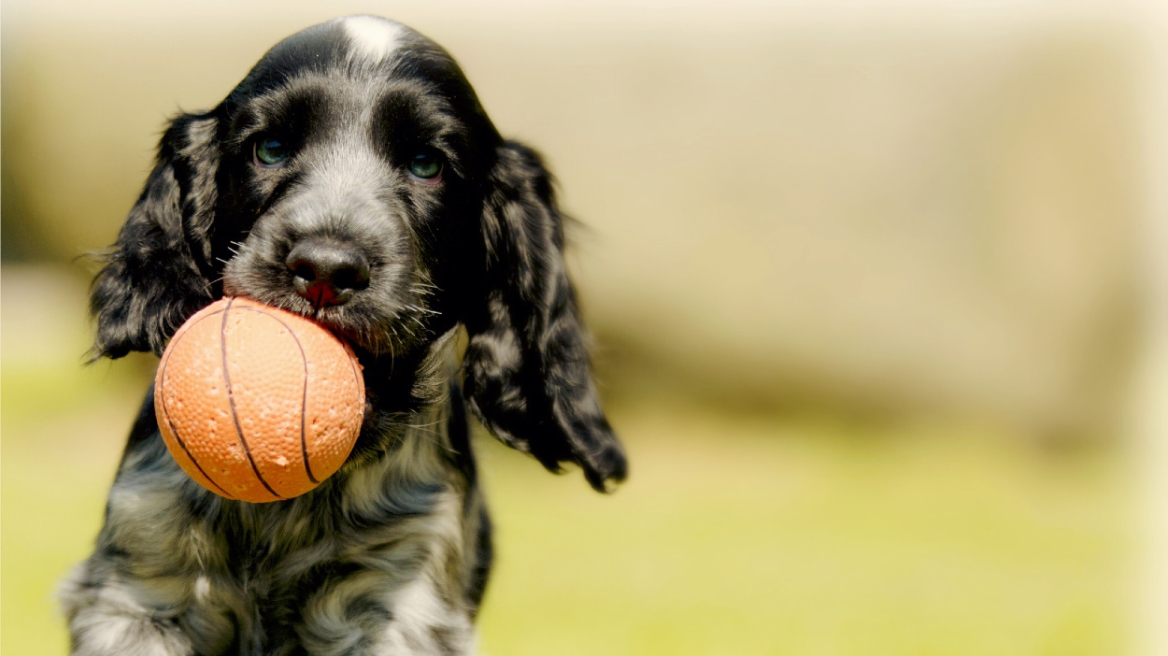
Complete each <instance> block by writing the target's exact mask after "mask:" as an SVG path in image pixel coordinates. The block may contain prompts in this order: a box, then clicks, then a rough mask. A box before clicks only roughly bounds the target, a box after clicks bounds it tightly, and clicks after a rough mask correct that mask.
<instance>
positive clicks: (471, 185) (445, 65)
mask: <svg viewBox="0 0 1168 656" xmlns="http://www.w3.org/2000/svg"><path fill="white" fill-rule="evenodd" d="M563 223H564V217H563V215H562V214H561V212H560V211H559V209H558V207H557V205H556V201H555V197H554V194H553V190H552V183H551V176H550V174H549V173H548V172H547V170H546V168H545V167H544V165H543V163H542V161H541V160H540V157H539V156H538V155H537V154H536V153H535V152H534V151H532V150H530V149H528V148H526V147H524V146H522V145H519V144H517V143H514V142H509V141H505V140H503V139H502V138H501V137H500V136H499V133H498V132H497V131H496V130H495V128H494V126H493V125H492V124H491V121H490V119H489V118H487V116H486V114H485V113H484V111H483V109H482V107H481V106H480V105H479V102H478V99H477V98H476V96H475V93H474V91H473V89H472V88H471V87H470V85H469V84H468V82H467V81H466V78H465V77H464V76H463V74H462V72H461V71H460V70H459V68H458V66H457V64H456V63H455V62H454V60H453V59H452V58H451V57H450V56H449V55H448V54H447V53H446V52H445V51H444V50H443V49H442V48H440V47H439V46H437V45H436V44H434V43H433V42H431V41H430V40H428V39H426V38H425V37H423V36H421V35H420V34H418V33H417V32H414V31H413V30H410V29H409V28H406V27H404V26H402V25H399V24H397V23H393V22H390V21H386V20H383V19H380V18H373V17H369V16H356V17H349V18H343V19H337V20H334V21H331V22H329V23H324V24H322V25H318V26H315V27H312V28H309V29H307V30H304V31H303V32H300V33H298V34H296V35H294V36H292V37H289V38H288V39H286V40H284V41H282V42H281V43H279V44H277V45H276V46H275V47H274V48H273V49H272V50H270V51H269V52H268V53H267V54H266V55H265V56H264V57H263V59H261V60H260V62H259V63H258V64H257V65H256V66H255V68H254V69H253V70H252V71H251V72H250V73H249V74H248V75H247V77H246V78H244V80H243V81H242V82H241V83H240V84H239V86H237V87H236V88H235V89H234V90H233V91H232V92H231V93H230V95H228V96H227V98H226V99H225V100H224V101H223V102H222V103H220V104H219V106H217V107H215V108H214V109H212V110H211V111H209V112H206V113H201V114H184V115H181V116H179V117H177V118H175V119H174V120H173V121H172V123H171V124H170V127H169V129H168V130H167V131H166V132H165V134H164V135H163V137H162V140H161V143H160V145H159V152H158V160H157V165H156V166H155V168H154V171H153V172H152V173H151V174H150V177H149V179H148V180H147V183H146V187H145V189H144V190H143V192H142V195H141V197H140V198H139V199H138V202H137V204H136V205H135V206H134V208H133V209H132V210H131V212H130V215H129V218H128V219H127V221H126V223H125V225H124V226H123V227H122V230H121V233H120V234H119V236H118V239H117V242H116V243H115V244H114V246H113V247H112V249H111V251H110V253H109V254H108V256H107V260H106V263H105V266H104V268H103V269H102V271H101V272H100V273H99V274H98V277H97V279H96V281H95V283H94V288H93V295H92V311H93V313H94V315H95V317H96V319H97V341H96V345H95V352H96V353H97V354H98V355H100V356H108V357H112V358H117V357H121V356H123V355H125V354H126V353H128V352H130V351H152V352H154V353H160V352H161V351H162V349H163V348H164V346H165V344H166V342H167V340H168V339H169V338H170V336H171V335H172V334H173V332H174V330H175V329H176V328H177V327H178V326H179V325H181V324H182V322H183V321H184V320H185V319H186V318H187V317H189V316H190V315H191V314H193V313H194V312H195V311H197V310H198V309H199V308H201V307H202V306H204V305H206V304H207V303H209V302H211V301H212V300H213V299H215V298H218V297H220V296H222V295H223V294H230V295H244V296H249V297H251V298H254V299H256V300H259V301H261V302H264V303H267V304H269V305H274V306H278V307H282V308H285V309H289V310H292V311H294V312H299V313H301V314H304V315H308V316H312V317H314V318H316V319H317V320H319V321H320V322H322V323H323V324H325V325H326V326H328V327H330V328H331V329H333V330H334V331H335V332H337V333H338V334H340V335H342V336H343V337H345V338H346V339H347V340H348V341H349V343H350V344H352V345H353V346H354V348H355V349H356V351H357V353H358V355H359V357H360V358H361V359H362V362H363V364H365V366H366V372H367V377H378V376H383V377H385V378H393V377H397V378H401V379H407V380H408V379H409V377H410V376H412V375H416V373H417V372H416V371H413V372H411V371H404V372H403V371H402V369H403V367H406V368H408V367H410V366H413V367H420V366H423V365H422V363H423V362H424V357H423V355H424V353H425V352H426V351H427V349H428V348H429V345H430V343H431V342H433V340H435V339H437V338H438V337H439V336H441V335H444V334H447V333H448V332H450V330H451V329H453V328H454V327H456V325H457V324H462V325H463V326H465V327H466V330H467V333H468V335H469V343H468V345H467V349H466V356H465V361H464V369H465V378H464V391H465V395H466V397H467V399H468V401H469V404H470V406H471V408H472V409H473V410H474V411H475V413H476V414H477V415H478V416H479V417H480V419H482V421H483V422H484V423H485V424H486V426H487V427H488V428H489V429H490V430H491V431H492V432H493V433H494V434H495V435H496V436H498V437H499V438H500V439H501V440H503V441H504V442H506V443H508V444H510V445H511V446H514V447H516V448H518V449H520V450H523V451H526V452H528V453H530V454H531V455H533V456H535V457H536V458H537V459H538V460H539V461H540V462H541V463H543V464H544V465H545V466H546V467H548V468H549V469H552V470H557V469H558V468H559V464H560V463H562V462H576V463H578V464H580V465H581V467H583V469H584V473H585V476H586V477H587V478H588V481H589V482H590V483H591V484H592V485H593V487H596V488H597V489H603V488H604V487H605V483H606V481H608V480H616V481H619V480H621V479H622V478H623V477H624V474H625V458H624V455H623V452H622V449H621V447H620V444H619V442H618V441H617V439H616V437H615V436H614V435H613V433H612V430H611V429H610V428H609V425H608V422H607V420H606V419H605V417H604V414H603V412H602V411H601V409H600V405H599V403H598V399H597V393H596V389H595V386H594V384H593V381H592V377H591V372H590V366H589V360H588V354H587V351H586V347H585V335H584V331H583V327H582V325H581V322H580V318H579V315H578V312H577V309H576V303H575V300H574V297H573V291H572V285H571V283H570V282H569V280H568V277H567V273H566V270H565V267H564V261H563V255H562V249H563V241H564V238H563ZM392 363H396V365H392ZM391 365H392V366H391ZM393 366H396V367H397V369H396V370H395V369H393ZM394 371H396V373H391V372H394ZM368 385H369V387H370V388H371V390H374V396H376V390H378V389H383V390H394V389H398V390H403V391H401V394H407V395H408V393H409V390H410V389H411V388H410V386H409V385H406V386H404V387H402V386H400V385H398V386H394V385H392V384H390V383H389V382H388V381H382V380H369V381H368ZM381 400H382V402H384V403H390V404H392V403H393V402H394V400H393V399H388V398H384V395H383V398H382V399H381Z"/></svg>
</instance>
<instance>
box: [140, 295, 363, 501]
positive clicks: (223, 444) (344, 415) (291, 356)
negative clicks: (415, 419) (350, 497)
mask: <svg viewBox="0 0 1168 656" xmlns="http://www.w3.org/2000/svg"><path fill="white" fill-rule="evenodd" d="M154 412H155V414H156V415H157V417H158V427H159V429H161V431H162V437H163V439H164V440H165V441H166V446H167V448H169V449H170V453H171V455H173V456H174V459H175V460H177V461H178V464H179V466H181V467H182V468H183V471H185V472H186V473H187V474H188V475H190V477H191V478H193V479H195V480H196V481H198V482H199V483H200V484H201V485H202V486H203V487H205V488H207V489H208V490H210V491H212V492H214V493H216V494H218V495H220V496H224V497H227V498H228V499H238V500H240V501H250V502H251V503H264V502H268V501H279V500H281V499H288V498H291V497H295V496H299V495H301V494H304V493H305V492H308V491H309V490H311V489H313V488H315V487H316V486H317V485H320V483H321V481H323V480H324V479H326V478H328V477H329V476H331V475H332V474H333V473H334V472H336V471H337V469H339V468H340V466H341V465H342V464H343V463H344V462H345V458H347V457H348V455H349V452H350V451H352V449H353V444H354V443H355V442H356V441H357V434H358V433H359V432H360V430H361V421H362V418H363V417H364V414H365V383H364V380H363V379H362V376H361V365H360V364H358V363H357V359H356V357H354V355H353V351H352V350H351V349H350V348H349V346H348V345H347V344H345V343H344V342H342V341H341V340H339V339H337V338H336V337H335V336H333V334H332V333H330V332H329V331H328V330H326V329H325V328H323V327H322V326H320V325H319V324H317V323H315V322H313V321H311V320H310V319H307V318H305V317H302V316H300V315H297V314H293V313H291V312H287V311H284V310H280V309H277V308H273V307H269V306H266V305H262V304H260V303H257V302H255V301H252V300H249V299H246V298H224V299H222V300H220V301H216V302H215V303H212V304H211V305H209V306H207V307H205V308H203V309H202V310H200V311H199V312H198V313H196V314H195V315H194V316H192V317H191V318H190V319H188V320H187V322H186V323H184V324H183V325H182V327H180V328H179V329H178V332H176V333H175V334H174V337H173V338H171V340H170V344H169V345H168V346H167V347H166V351H165V352H164V353H163V354H162V361H161V362H160V363H159V365H158V374H157V376H156V377H155V380H154Z"/></svg>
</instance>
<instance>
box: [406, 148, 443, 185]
mask: <svg viewBox="0 0 1168 656" xmlns="http://www.w3.org/2000/svg"><path fill="white" fill-rule="evenodd" d="M410 173H412V174H413V176H414V177H415V178H418V179H420V180H423V181H425V182H438V181H439V180H440V179H441V177H442V158H441V157H440V156H439V155H438V153H435V152H433V151H431V150H426V151H422V152H420V153H418V154H417V155H414V156H413V158H412V159H410Z"/></svg>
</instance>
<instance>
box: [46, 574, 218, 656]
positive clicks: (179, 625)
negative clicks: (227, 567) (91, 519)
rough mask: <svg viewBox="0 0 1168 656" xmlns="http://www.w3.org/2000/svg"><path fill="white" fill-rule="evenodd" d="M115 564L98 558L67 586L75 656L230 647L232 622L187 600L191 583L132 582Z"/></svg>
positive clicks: (180, 653)
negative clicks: (120, 572)
mask: <svg viewBox="0 0 1168 656" xmlns="http://www.w3.org/2000/svg"><path fill="white" fill-rule="evenodd" d="M110 564H111V563H109V562H108V561H106V562H103V561H102V560H101V559H100V558H98V557H96V556H95V557H94V558H91V559H90V560H88V561H86V562H84V563H82V564H81V565H79V566H78V567H77V569H76V570H74V572H73V574H72V575H71V576H70V577H69V578H68V579H67V580H66V581H65V584H64V586H63V587H62V591H61V596H62V601H63V602H64V609H65V612H66V613H67V615H68V618H69V631H70V635H71V637H72V652H71V653H72V654H73V656H192V655H194V654H220V653H223V652H224V650H226V649H227V648H228V646H229V644H230V643H231V642H232V639H233V636H234V625H233V624H232V622H231V619H230V618H229V617H228V616H227V614H225V613H222V612H214V611H213V610H212V609H211V608H209V607H202V606H200V605H197V604H192V603H191V602H190V601H189V600H187V598H188V597H189V594H187V590H188V589H189V588H190V585H189V583H188V582H187V581H186V580H184V579H179V578H153V579H149V580H133V579H128V578H126V577H124V576H122V575H119V574H118V573H117V572H116V571H115V570H114V569H113V568H111V567H110V566H109V565H110ZM198 586H199V582H196V583H195V587H196V588H197V587H198ZM178 600H182V601H179V602H178V603H176V601H178Z"/></svg>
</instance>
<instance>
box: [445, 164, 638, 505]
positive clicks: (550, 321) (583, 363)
mask: <svg viewBox="0 0 1168 656" xmlns="http://www.w3.org/2000/svg"><path fill="white" fill-rule="evenodd" d="M490 184H491V188H490V189H489V190H488V191H487V197H486V200H485V203H484V210H483V217H482V228H481V229H482V238H483V244H484V250H483V251H482V253H481V257H482V259H483V262H482V264H481V272H482V275H481V277H480V279H479V280H478V281H477V284H476V285H475V287H474V289H473V290H472V292H471V295H470V299H471V300H470V302H469V305H470V308H469V313H468V316H467V317H465V321H464V323H465V325H466V327H467V332H468V333H469V335H470V341H469V344H468V345H467V350H466V360H465V369H466V379H465V389H466V395H467V397H468V401H469V405H470V407H471V409H472V410H473V411H474V412H475V414H476V415H478V417H479V419H481V420H482V422H483V423H484V424H485V425H486V426H487V428H488V429H490V430H491V432H492V433H494V434H495V436H497V437H498V438H499V439H500V440H502V441H503V442H504V443H506V444H508V445H510V446H512V447H515V448H516V449H519V450H520V451H524V452H526V453H530V454H531V455H533V456H535V458H536V459H538V460H539V461H540V462H541V463H543V465H544V466H545V467H547V468H548V469H549V470H551V471H559V470H560V463H561V462H575V463H578V464H579V465H580V466H581V467H582V468H583V469H584V476H585V477H586V478H587V479H588V482H589V483H590V484H591V485H592V487H594V488H596V489H597V490H600V491H604V490H605V483H606V482H607V481H609V480H612V481H618V482H619V481H621V480H624V478H625V474H626V471H627V464H626V460H625V454H624V449H623V448H622V447H621V444H620V442H619V441H618V440H617V437H616V435H614V434H613V432H612V429H611V428H610V427H609V425H608V420H607V419H605V417H604V413H603V411H602V410H601V409H600V401H599V398H598V396H597V393H596V386H595V384H594V383H593V381H592V372H591V365H590V364H589V359H588V351H587V347H586V344H585V342H586V336H585V332H584V327H583V325H582V324H581V322H580V316H579V313H578V311H577V309H576V300H575V293H574V291H573V289H572V284H571V282H570V281H569V280H568V275H567V271H566V269H565V267H564V258H563V253H562V251H563V247H564V233H563V222H564V217H563V215H562V214H561V213H560V211H559V208H558V207H557V206H556V201H555V196H554V192H553V190H552V179H551V175H550V174H549V173H548V171H547V170H546V169H545V168H544V165H543V162H542V161H541V160H540V157H539V155H538V154H537V153H535V152H534V151H533V150H531V149H529V148H526V147H524V146H522V145H520V144H517V143H514V142H507V143H504V144H503V145H502V146H500V147H499V149H498V159H497V161H496V163H495V165H494V169H493V171H492V174H491V180H490Z"/></svg>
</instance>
